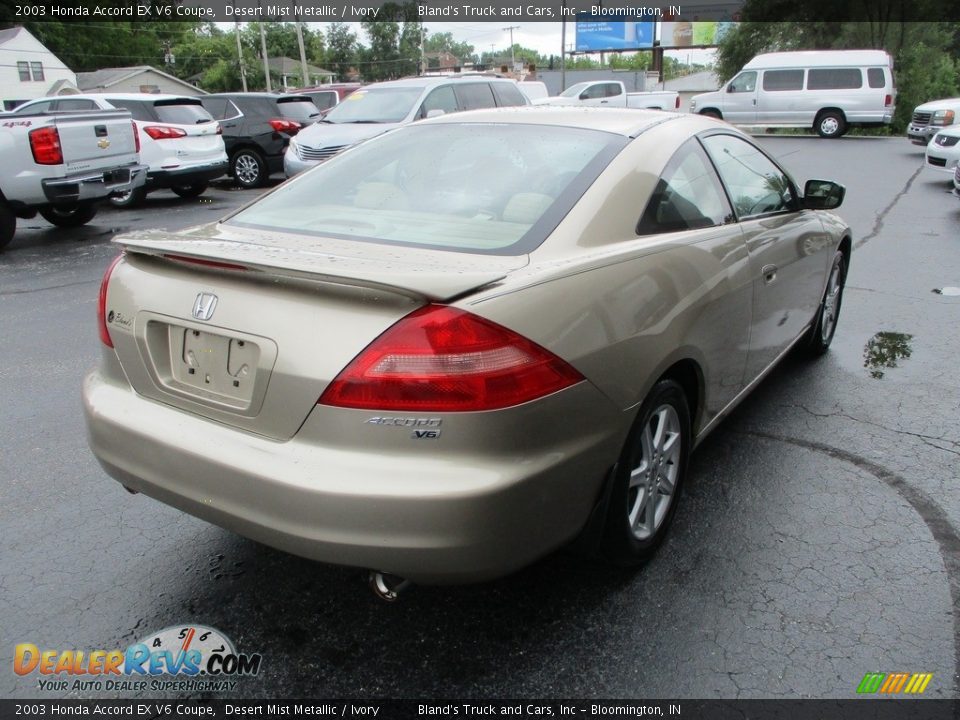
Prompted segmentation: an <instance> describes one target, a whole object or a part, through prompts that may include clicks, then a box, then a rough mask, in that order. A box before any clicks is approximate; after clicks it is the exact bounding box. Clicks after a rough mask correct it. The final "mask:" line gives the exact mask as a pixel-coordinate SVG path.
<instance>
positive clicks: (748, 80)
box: [723, 70, 757, 124]
mask: <svg viewBox="0 0 960 720" xmlns="http://www.w3.org/2000/svg"><path fill="white" fill-rule="evenodd" d="M723 119H724V120H726V121H727V122H731V123H745V124H746V123H752V122H755V121H756V119H757V72H756V70H745V71H744V72H742V73H740V74H739V75H737V76H736V77H735V78H734V79H733V80H731V81H730V82H729V83H727V87H726V89H725V90H724V93H723Z"/></svg>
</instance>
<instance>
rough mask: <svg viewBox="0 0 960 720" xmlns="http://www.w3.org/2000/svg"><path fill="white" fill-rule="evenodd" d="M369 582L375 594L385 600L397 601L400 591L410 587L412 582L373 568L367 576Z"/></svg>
mask: <svg viewBox="0 0 960 720" xmlns="http://www.w3.org/2000/svg"><path fill="white" fill-rule="evenodd" d="M367 584H368V585H370V589H371V590H372V591H373V594H374V595H376V596H377V597H378V598H380V599H381V600H383V601H384V602H396V600H397V598H399V597H400V593H402V592H403V591H404V590H406V589H407V588H408V587H410V585H411V584H412V583H411V582H410V581H409V580H406V579H404V578H401V577H397V576H396V575H391V574H389V573H385V572H380V571H379V570H371V571H370V574H369V576H368V578H367Z"/></svg>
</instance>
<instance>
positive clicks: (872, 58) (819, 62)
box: [743, 50, 891, 70]
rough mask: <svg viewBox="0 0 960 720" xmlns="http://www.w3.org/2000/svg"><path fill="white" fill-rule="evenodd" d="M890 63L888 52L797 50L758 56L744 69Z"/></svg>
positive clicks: (887, 64)
mask: <svg viewBox="0 0 960 720" xmlns="http://www.w3.org/2000/svg"><path fill="white" fill-rule="evenodd" d="M890 63H891V59H890V55H888V54H887V51H886V50H795V51H791V52H774V53H763V54H761V55H757V56H756V57H755V58H753V59H752V60H751V61H750V62H748V63H747V64H746V65H744V66H743V69H744V70H764V69H767V68H801V67H855V66H863V65H886V66H889V65H890Z"/></svg>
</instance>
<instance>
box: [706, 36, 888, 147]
mask: <svg viewBox="0 0 960 720" xmlns="http://www.w3.org/2000/svg"><path fill="white" fill-rule="evenodd" d="M896 96H897V90H896V86H895V85H894V78H893V58H891V57H890V56H889V55H888V54H887V53H886V52H884V51H883V50H804V51H800V52H778V53H766V54H764V55H757V56H756V57H755V58H753V60H751V61H750V62H748V63H747V64H746V65H744V66H743V69H742V70H741V71H740V72H739V73H737V75H736V76H735V77H734V78H733V79H732V80H730V81H729V82H728V83H727V84H726V85H724V86H723V87H722V88H720V89H719V90H717V91H716V92H711V93H704V94H702V95H696V96H694V97H693V98H692V99H691V101H690V112H695V113H700V114H701V115H712V116H713V117H718V118H722V119H723V120H726V121H727V122H729V123H732V124H734V125H745V126H751V125H753V126H762V127H802V128H813V129H814V130H816V132H817V133H818V134H819V135H820V137H826V138H835V137H840V136H841V135H843V134H844V133H845V132H846V131H847V128H848V127H850V126H851V125H883V124H889V123H890V122H891V121H892V120H893V111H894V109H895V104H896Z"/></svg>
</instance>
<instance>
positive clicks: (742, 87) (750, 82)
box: [727, 70, 757, 93]
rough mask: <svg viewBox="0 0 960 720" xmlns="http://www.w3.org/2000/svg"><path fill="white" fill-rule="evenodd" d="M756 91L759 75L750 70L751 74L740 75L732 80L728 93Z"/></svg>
mask: <svg viewBox="0 0 960 720" xmlns="http://www.w3.org/2000/svg"><path fill="white" fill-rule="evenodd" d="M756 89H757V74H756V73H755V72H754V71H753V70H750V71H749V72H744V73H740V74H739V75H737V76H736V77H735V78H734V79H733V80H731V81H730V85H729V86H728V88H727V92H732V93H738V92H753V91H754V90H756Z"/></svg>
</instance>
